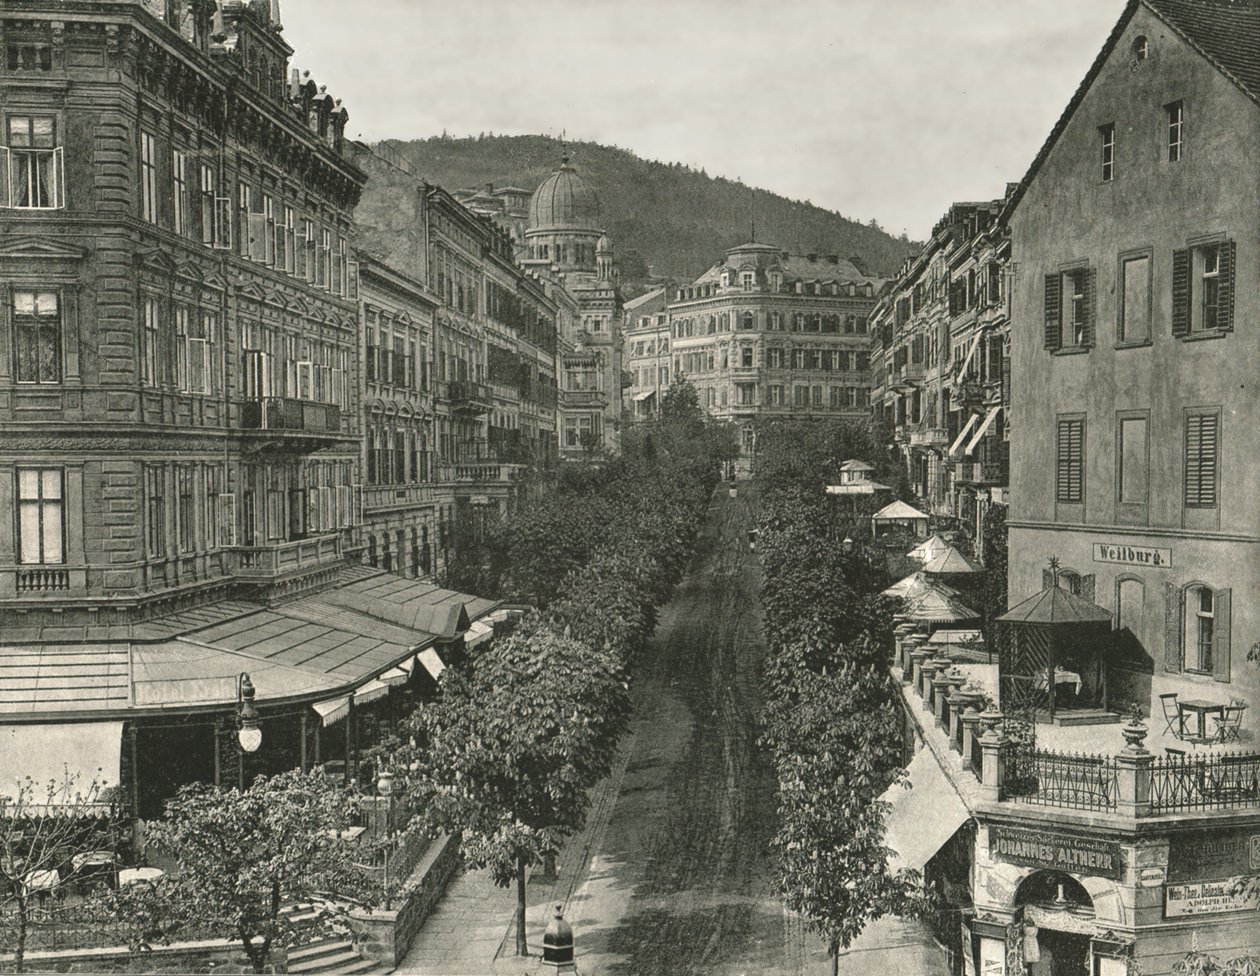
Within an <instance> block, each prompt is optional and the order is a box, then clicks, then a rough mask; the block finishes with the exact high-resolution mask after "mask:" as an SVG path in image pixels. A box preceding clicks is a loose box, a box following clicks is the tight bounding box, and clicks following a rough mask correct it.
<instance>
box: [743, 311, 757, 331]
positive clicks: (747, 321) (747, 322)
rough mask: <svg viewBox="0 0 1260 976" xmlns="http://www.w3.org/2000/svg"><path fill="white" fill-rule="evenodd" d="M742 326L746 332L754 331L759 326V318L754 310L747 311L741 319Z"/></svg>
mask: <svg viewBox="0 0 1260 976" xmlns="http://www.w3.org/2000/svg"><path fill="white" fill-rule="evenodd" d="M740 327H741V328H742V329H743V330H744V331H745V332H752V331H753V329H755V328H756V327H757V320H756V319H755V318H754V317H753V313H752V312H745V313H744V315H743V317H742V318H741V319H740Z"/></svg>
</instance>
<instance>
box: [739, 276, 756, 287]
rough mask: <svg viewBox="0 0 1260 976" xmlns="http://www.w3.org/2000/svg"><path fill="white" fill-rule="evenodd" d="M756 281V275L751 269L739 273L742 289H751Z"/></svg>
mask: <svg viewBox="0 0 1260 976" xmlns="http://www.w3.org/2000/svg"><path fill="white" fill-rule="evenodd" d="M756 281H757V276H756V275H755V274H754V273H753V272H751V271H745V272H744V273H743V274H742V275H740V284H741V285H742V286H743V288H744V291H752V290H753V285H754V284H756Z"/></svg>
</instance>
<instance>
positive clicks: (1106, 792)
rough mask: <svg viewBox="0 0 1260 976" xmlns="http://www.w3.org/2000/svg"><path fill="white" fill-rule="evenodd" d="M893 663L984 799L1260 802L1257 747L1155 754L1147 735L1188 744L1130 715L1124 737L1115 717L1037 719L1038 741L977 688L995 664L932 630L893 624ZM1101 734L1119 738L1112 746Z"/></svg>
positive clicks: (1172, 807) (1085, 808) (909, 696)
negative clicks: (1076, 721)
mask: <svg viewBox="0 0 1260 976" xmlns="http://www.w3.org/2000/svg"><path fill="white" fill-rule="evenodd" d="M896 661H897V664H898V666H899V670H900V673H901V679H902V681H903V695H904V697H905V699H906V702H907V704H908V705H909V706H911V707H912V708H914V707H915V706H917V709H916V710H917V711H922V710H926V711H927V712H929V713H930V715H924V716H923V717H922V718H921V719H919V724H920V726H921V727H922V730H923V735H924V738H925V739H931V740H933V742H934V743H935V744H936V746H937V748H936V750H935V751H937V752H938V754H942V755H943V754H944V753H946V752H947V751H952V752H953V753H955V754H957V756H958V757H959V758H958V761H957V762H956V763H955V764H954V768H953V769H952V770H951V774H952V775H954V779H955V785H957V786H959V788H960V791H962V792H971V793H974V798H975V799H976V800H977V801H979V802H988V803H1003V804H1005V803H1010V804H1019V805H1029V806H1041V807H1053V808H1056V809H1059V810H1073V811H1082V812H1085V813H1090V814H1111V815H1118V816H1121V817H1126V818H1147V817H1159V816H1167V815H1179V816H1184V815H1186V814H1190V813H1210V812H1214V811H1229V810H1239V809H1248V808H1255V809H1260V754H1257V753H1254V752H1245V751H1242V750H1239V749H1232V750H1231V749H1228V748H1227V747H1226V745H1225V743H1223V742H1218V743H1212V744H1206V743H1204V744H1200V747H1199V748H1198V749H1197V750H1196V751H1195V752H1194V753H1191V754H1181V753H1180V752H1178V751H1177V750H1175V749H1173V747H1172V746H1169V747H1167V748H1168V749H1169V750H1170V751H1169V753H1168V755H1156V754H1155V753H1154V752H1153V751H1151V750H1150V749H1148V748H1146V740H1147V738H1148V737H1151V738H1153V740H1154V741H1153V742H1152V745H1154V746H1156V748H1159V747H1160V746H1159V744H1160V743H1162V742H1164V741H1165V740H1166V739H1167V741H1169V742H1173V741H1176V742H1177V744H1178V745H1184V744H1185V742H1184V740H1180V739H1177V738H1175V737H1173V738H1170V737H1169V736H1168V735H1166V734H1164V733H1160V734H1156V735H1152V729H1148V728H1147V727H1146V726H1145V725H1140V724H1134V723H1132V722H1130V723H1129V724H1127V725H1125V726H1123V727H1121V728H1120V730H1119V732H1120V733H1121V735H1122V736H1123V738H1121V735H1117V734H1116V727H1115V726H1114V725H1111V726H1082V727H1075V728H1062V727H1058V726H1053V725H1044V724H1038V725H1036V727H1035V729H1036V736H1037V739H1038V740H1039V741H1036V742H1033V741H1032V737H1031V735H1030V734H1029V733H1030V731H1031V728H1032V727H1031V726H1030V725H1029V724H1028V723H1026V722H1021V721H1016V720H1014V719H1013V718H1012V717H1010V716H1004V715H1003V714H1002V713H1001V712H999V711H997V710H996V708H994V707H993V697H994V696H993V695H992V694H990V693H989V689H985V688H982V687H980V686H979V685H980V684H983V682H978V681H977V680H976V675H977V673H978V672H979V671H981V670H983V669H985V668H989V667H992V666H989V665H976V664H975V663H974V662H970V661H960V660H954V659H951V658H949V657H944V656H941V655H940V653H939V645H937V646H935V647H931V646H927V638H926V636H925V635H921V634H916V633H914V632H913V630H912V629H907V628H905V627H904V626H902V627H899V628H898V629H897V631H896ZM986 705H988V706H989V707H988V708H986ZM1101 736H1107V737H1109V738H1114V740H1115V741H1114V748H1108V747H1107V745H1106V744H1103V743H1100V737H1101ZM1086 743H1089V744H1090V747H1088V748H1085V747H1083V746H1084V744H1086ZM1100 745H1101V748H1100Z"/></svg>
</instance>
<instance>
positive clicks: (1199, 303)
mask: <svg viewBox="0 0 1260 976" xmlns="http://www.w3.org/2000/svg"><path fill="white" fill-rule="evenodd" d="M1236 256H1237V247H1236V245H1235V243H1234V242H1233V241H1221V242H1220V243H1214V244H1201V245H1199V246H1197V247H1190V248H1185V249H1182V250H1178V251H1173V274H1172V334H1173V335H1174V336H1179V337H1183V338H1184V337H1185V336H1188V335H1191V334H1192V333H1193V334H1198V333H1212V332H1232V331H1233V330H1234V265H1235V260H1236Z"/></svg>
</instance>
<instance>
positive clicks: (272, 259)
mask: <svg viewBox="0 0 1260 976" xmlns="http://www.w3.org/2000/svg"><path fill="white" fill-rule="evenodd" d="M262 207H263V208H262V213H263V219H262V261H263V264H265V265H267V266H268V267H269V268H274V267H276V243H277V240H278V239H279V228H278V226H277V224H276V201H275V198H274V197H273V196H272V195H271V194H270V193H264V194H263V195H262Z"/></svg>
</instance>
